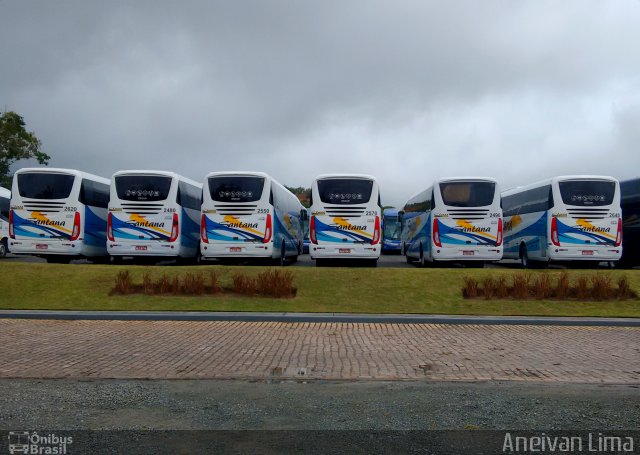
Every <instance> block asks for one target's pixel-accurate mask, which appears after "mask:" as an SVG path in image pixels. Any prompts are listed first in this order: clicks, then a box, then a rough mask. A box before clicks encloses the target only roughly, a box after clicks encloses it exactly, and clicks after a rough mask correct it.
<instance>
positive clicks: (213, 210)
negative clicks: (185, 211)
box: [200, 172, 307, 265]
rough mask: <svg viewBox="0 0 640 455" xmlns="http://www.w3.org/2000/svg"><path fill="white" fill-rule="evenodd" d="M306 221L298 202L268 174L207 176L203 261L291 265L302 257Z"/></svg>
mask: <svg viewBox="0 0 640 455" xmlns="http://www.w3.org/2000/svg"><path fill="white" fill-rule="evenodd" d="M306 219H307V211H306V209H305V208H304V207H303V206H302V204H301V203H300V200H299V199H298V197H297V196H296V195H294V194H293V193H292V192H290V191H289V190H287V189H286V188H285V187H284V186H283V185H281V184H280V183H278V182H277V181H276V180H275V179H274V178H273V177H271V176H269V175H268V174H265V173H263V172H211V173H210V174H208V175H207V176H206V177H205V182H204V191H203V201H202V218H201V221H200V251H201V254H202V259H225V258H271V259H276V260H278V261H279V262H280V264H281V265H284V264H285V261H286V260H287V259H289V260H290V261H291V262H295V261H296V260H297V259H298V255H300V254H302V247H303V237H304V221H305V220H306Z"/></svg>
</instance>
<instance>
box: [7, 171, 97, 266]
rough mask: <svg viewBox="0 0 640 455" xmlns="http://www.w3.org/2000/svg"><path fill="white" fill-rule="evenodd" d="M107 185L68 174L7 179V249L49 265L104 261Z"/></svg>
mask: <svg viewBox="0 0 640 455" xmlns="http://www.w3.org/2000/svg"><path fill="white" fill-rule="evenodd" d="M108 204H109V180H107V179H105V178H102V177H98V176H95V175H91V174H87V173H84V172H80V171H77V170H72V169H42V168H32V169H20V170H19V171H17V172H16V173H15V175H14V178H13V188H12V192H11V211H10V212H9V235H10V237H11V239H10V242H9V249H10V250H11V251H12V252H13V253H16V254H31V255H37V256H41V257H44V258H46V259H47V261H49V262H69V261H70V260H71V259H74V258H81V257H88V258H100V259H101V260H102V259H104V258H108V255H107V250H106V231H107V207H108Z"/></svg>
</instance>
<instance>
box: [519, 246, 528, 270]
mask: <svg viewBox="0 0 640 455" xmlns="http://www.w3.org/2000/svg"><path fill="white" fill-rule="evenodd" d="M520 267H522V268H523V269H528V268H529V267H530V264H529V253H527V245H525V244H524V243H523V244H522V245H520Z"/></svg>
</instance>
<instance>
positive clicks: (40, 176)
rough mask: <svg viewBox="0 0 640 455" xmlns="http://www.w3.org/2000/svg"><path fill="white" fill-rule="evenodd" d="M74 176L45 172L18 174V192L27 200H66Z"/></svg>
mask: <svg viewBox="0 0 640 455" xmlns="http://www.w3.org/2000/svg"><path fill="white" fill-rule="evenodd" d="M74 180H75V176H73V175H69V174H57V173H46V172H32V173H24V174H18V191H19V193H20V196H22V197H24V198H27V199H66V198H68V197H69V195H70V194H71V188H73V181H74Z"/></svg>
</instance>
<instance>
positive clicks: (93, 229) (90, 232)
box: [84, 207, 107, 248]
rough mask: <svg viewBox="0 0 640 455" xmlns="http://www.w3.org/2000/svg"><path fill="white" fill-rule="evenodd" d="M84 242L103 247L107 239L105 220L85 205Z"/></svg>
mask: <svg viewBox="0 0 640 455" xmlns="http://www.w3.org/2000/svg"><path fill="white" fill-rule="evenodd" d="M84 213H85V219H84V242H85V243H86V244H87V245H91V246H97V247H101V248H104V245H105V243H106V241H107V220H105V219H104V217H101V216H100V215H98V214H97V213H95V212H94V211H93V210H92V209H91V208H90V207H85V211H84Z"/></svg>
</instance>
